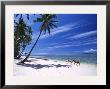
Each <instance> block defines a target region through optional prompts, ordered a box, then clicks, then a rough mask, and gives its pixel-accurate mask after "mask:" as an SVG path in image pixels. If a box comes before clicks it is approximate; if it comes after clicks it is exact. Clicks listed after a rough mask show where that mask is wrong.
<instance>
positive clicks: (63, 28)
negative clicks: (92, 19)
mask: <svg viewBox="0 0 110 89" xmlns="http://www.w3.org/2000/svg"><path fill="white" fill-rule="evenodd" d="M74 26H75V24H68V25H64V26H61V27H58V28H54V29H52V30H51V34H50V35H49V34H45V35H42V36H41V37H40V39H45V38H47V37H50V36H54V35H56V34H59V33H62V32H67V31H69V30H72V27H74Z"/></svg>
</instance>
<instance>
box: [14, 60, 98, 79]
mask: <svg viewBox="0 0 110 89" xmlns="http://www.w3.org/2000/svg"><path fill="white" fill-rule="evenodd" d="M28 60H31V62H25V64H22V65H18V64H17V63H18V62H19V61H20V60H16V59H15V61H14V76H47V77H48V76H63V75H65V76H82V75H84V76H94V75H95V76H96V75H97V67H96V65H92V64H84V63H81V64H80V66H76V65H74V64H72V65H71V64H70V63H67V62H64V61H55V60H43V59H35V58H29V59H28Z"/></svg>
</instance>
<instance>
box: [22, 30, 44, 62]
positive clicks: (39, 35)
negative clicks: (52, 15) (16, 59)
mask: <svg viewBox="0 0 110 89" xmlns="http://www.w3.org/2000/svg"><path fill="white" fill-rule="evenodd" d="M41 33H42V31H40V34H39V36H38V38H37V40H36V41H35V43H34V45H33V47H32V49H31V50H30V52H29V54H28V55H27V56H26V58H25V59H24V60H23V61H21V63H24V62H25V61H27V59H28V58H29V56H30V54H31V52H32V50H33V49H34V47H35V45H36V44H37V42H38V40H39V38H40V36H41Z"/></svg>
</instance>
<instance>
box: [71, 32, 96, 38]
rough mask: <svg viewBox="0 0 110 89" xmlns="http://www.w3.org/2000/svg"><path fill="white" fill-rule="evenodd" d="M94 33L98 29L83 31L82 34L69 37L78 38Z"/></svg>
mask: <svg viewBox="0 0 110 89" xmlns="http://www.w3.org/2000/svg"><path fill="white" fill-rule="evenodd" d="M94 34H96V31H89V32H85V33H81V34H77V35H75V36H72V37H69V39H78V38H82V37H86V36H91V35H94Z"/></svg>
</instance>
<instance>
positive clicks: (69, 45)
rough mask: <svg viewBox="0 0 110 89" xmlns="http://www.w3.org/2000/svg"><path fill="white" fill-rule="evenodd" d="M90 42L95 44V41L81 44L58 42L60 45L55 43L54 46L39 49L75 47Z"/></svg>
mask: <svg viewBox="0 0 110 89" xmlns="http://www.w3.org/2000/svg"><path fill="white" fill-rule="evenodd" d="M91 44H96V42H89V43H83V44H68V43H67V44H66V43H65V44H60V45H55V46H49V47H47V48H44V49H41V50H54V49H57V48H67V47H76V46H85V45H91Z"/></svg>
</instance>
